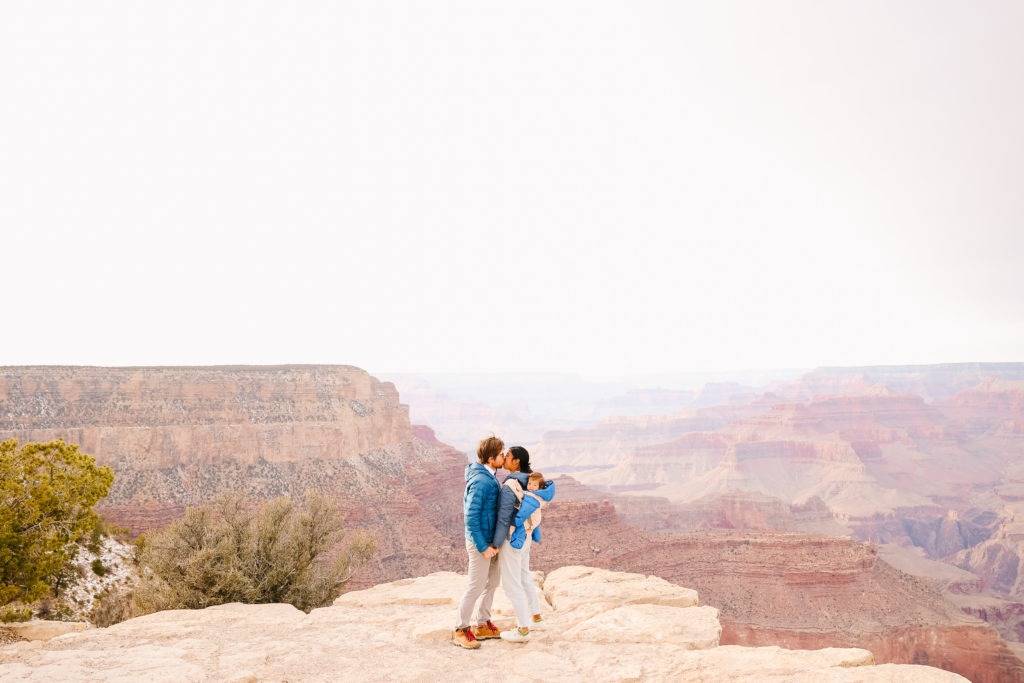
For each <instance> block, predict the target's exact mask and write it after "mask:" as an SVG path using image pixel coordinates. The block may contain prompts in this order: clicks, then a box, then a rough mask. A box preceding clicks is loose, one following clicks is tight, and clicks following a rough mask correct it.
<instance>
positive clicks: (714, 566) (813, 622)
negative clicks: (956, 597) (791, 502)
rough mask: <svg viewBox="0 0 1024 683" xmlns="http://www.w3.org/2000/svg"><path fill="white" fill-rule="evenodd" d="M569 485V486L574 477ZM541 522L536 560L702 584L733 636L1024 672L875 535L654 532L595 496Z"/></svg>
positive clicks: (552, 511)
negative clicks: (871, 539)
mask: <svg viewBox="0 0 1024 683" xmlns="http://www.w3.org/2000/svg"><path fill="white" fill-rule="evenodd" d="M562 488H563V487H562V486H561V481H559V492H560V493H561V492H562ZM564 488H565V489H566V491H567V492H569V493H570V495H571V493H572V491H573V488H574V487H573V486H572V485H569V486H566V487H564ZM543 529H544V539H543V542H542V543H541V544H540V545H537V546H535V547H534V548H533V550H532V553H531V554H532V562H533V566H534V567H535V568H539V569H544V570H547V569H552V568H555V567H558V566H561V565H563V564H567V563H579V564H588V565H591V566H595V567H607V568H612V569H616V570H619V571H629V572H637V573H641V574H654V575H657V576H661V577H664V578H666V579H668V580H669V581H672V582H673V583H677V584H679V585H685V586H692V587H693V588H695V589H696V590H697V591H698V592H699V593H700V595H701V600H702V603H706V604H713V605H715V606H717V607H718V608H719V610H720V618H721V622H722V629H723V630H722V642H723V643H730V644H737V645H764V644H768V643H779V644H785V646H786V647H795V648H806V649H814V648H820V647H824V646H825V644H826V643H842V644H844V646H848V647H862V648H865V649H868V650H870V651H871V652H872V654H873V655H874V657H875V660H876V661H878V662H893V663H916V664H928V665H930V666H936V667H939V668H943V669H947V670H949V671H955V672H957V673H959V674H960V675H962V676H964V677H966V678H968V679H969V680H971V681H974V682H975V683H1006V682H1024V662H1022V661H1021V660H1019V659H1018V658H1017V657H1016V656H1015V654H1014V653H1013V652H1012V651H1011V650H1010V649H1009V647H1008V646H1007V644H1006V643H1005V642H1003V640H1002V639H1001V638H1000V636H999V634H998V633H997V632H996V631H995V630H994V629H993V628H992V627H990V626H988V625H987V624H985V623H984V622H982V621H981V620H979V619H977V618H974V617H971V616H969V615H966V614H964V613H963V612H962V611H961V610H959V609H958V608H957V607H956V606H955V605H953V604H951V603H950V602H949V601H948V600H947V599H946V597H945V595H944V593H943V592H942V590H941V588H940V587H938V586H936V585H934V584H933V583H931V582H929V581H926V580H923V579H920V578H917V577H914V576H911V575H909V574H906V573H904V572H901V571H898V570H896V569H895V568H893V567H892V566H891V565H889V564H888V563H886V562H885V561H883V560H882V559H880V558H879V556H878V552H877V549H876V548H875V547H874V546H872V545H869V544H865V543H861V542H858V541H855V540H853V539H850V538H837V537H833V536H820V535H808V534H788V533H777V532H754V531H723V530H715V531H707V532H700V533H691V534H679V533H662V534H651V533H647V532H642V531H638V530H637V529H636V528H634V527H630V526H628V525H626V524H624V523H623V522H622V520H621V519H620V518H619V517H618V515H617V514H616V512H615V507H614V505H612V503H610V502H609V501H607V500H602V499H594V498H589V499H577V500H565V499H564V498H560V499H556V501H555V502H554V503H552V504H551V505H550V506H548V508H546V510H545V516H544V523H543Z"/></svg>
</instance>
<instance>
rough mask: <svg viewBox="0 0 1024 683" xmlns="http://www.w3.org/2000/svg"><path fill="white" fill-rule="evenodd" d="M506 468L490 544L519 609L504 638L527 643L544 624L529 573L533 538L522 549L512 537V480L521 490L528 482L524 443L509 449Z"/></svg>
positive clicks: (549, 492) (549, 493) (550, 491)
mask: <svg viewBox="0 0 1024 683" xmlns="http://www.w3.org/2000/svg"><path fill="white" fill-rule="evenodd" d="M505 469H506V470H508V472H509V475H508V477H506V478H505V483H504V484H502V487H501V492H500V493H499V494H498V519H497V523H496V524H495V527H494V539H493V540H492V541H491V545H492V546H494V547H495V548H500V551H499V552H498V566H499V567H500V569H501V585H502V586H503V587H504V588H505V594H506V595H508V599H509V600H510V601H511V602H512V607H513V608H514V609H515V612H516V626H517V627H518V628H513V629H509V630H508V631H502V632H501V637H502V638H503V639H504V640H510V641H512V642H515V643H526V642H529V640H530V627H531V626H534V627H535V628H536V626H537V624H538V623H542V621H543V620H542V618H541V616H540V597H539V596H538V595H537V586H536V585H535V584H534V583H533V575H532V574H531V573H530V547H531V545H532V540H531V538H530V537H529V535H527V538H526V540H525V542H524V543H523V547H522V548H516V547H514V546H513V545H512V543H511V541H510V539H509V531H510V529H511V527H512V522H513V519H514V518H515V514H516V507H517V504H518V502H519V498H520V497H521V493H520V495H518V496H517V495H516V491H515V490H514V488H513V486H514V484H513V482H515V483H516V484H518V485H519V488H520V490H521V491H525V490H526V487H527V484H528V482H529V478H530V473H531V472H532V471H533V470H531V469H530V453H529V452H528V451H527V450H526V449H525V448H523V447H522V446H513V447H512V448H510V449H508V454H507V455H506V456H505ZM543 491H544V498H545V499H546V500H548V501H550V500H551V498H553V497H554V495H555V482H553V481H548V482H547V486H546V487H545V488H544V490H543Z"/></svg>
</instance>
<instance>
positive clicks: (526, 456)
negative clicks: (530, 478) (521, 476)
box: [508, 446, 533, 474]
mask: <svg viewBox="0 0 1024 683" xmlns="http://www.w3.org/2000/svg"><path fill="white" fill-rule="evenodd" d="M508 452H509V453H510V454H511V455H512V459H513V460H518V461H519V471H520V472H523V473H525V474H529V473H530V472H533V470H531V469H530V452H529V451H528V450H526V449H525V448H523V447H522V446H513V447H512V448H510V449H508Z"/></svg>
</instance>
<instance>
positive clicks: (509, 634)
mask: <svg viewBox="0 0 1024 683" xmlns="http://www.w3.org/2000/svg"><path fill="white" fill-rule="evenodd" d="M501 639H502V640H508V641H511V642H513V643H528V642H530V634H529V633H526V634H523V633H520V632H519V629H517V628H513V629H509V630H508V631H502V632H501Z"/></svg>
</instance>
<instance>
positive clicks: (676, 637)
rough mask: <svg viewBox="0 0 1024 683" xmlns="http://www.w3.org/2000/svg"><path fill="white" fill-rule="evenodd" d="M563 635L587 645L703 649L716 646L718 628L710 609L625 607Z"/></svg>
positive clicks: (651, 606)
mask: <svg viewBox="0 0 1024 683" xmlns="http://www.w3.org/2000/svg"><path fill="white" fill-rule="evenodd" d="M652 625H656V626H655V627H654V628H652ZM563 635H564V636H565V637H566V638H568V639H570V640H578V641H585V642H589V643H656V644H660V643H672V644H673V645H679V646H680V647H683V648H685V649H689V650H706V649H708V648H711V647H718V640H719V638H721V636H722V625H721V624H720V623H719V622H718V610H717V609H715V608H714V607H690V608H688V609H680V608H678V607H667V606H665V605H625V606H623V607H616V608H614V609H610V610H607V611H605V612H602V613H600V614H598V615H595V616H593V617H591V618H590V619H587V620H586V621H583V622H582V623H579V624H576V625H575V626H573V627H571V628H569V629H567V630H566V631H565V632H564V634H563Z"/></svg>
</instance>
